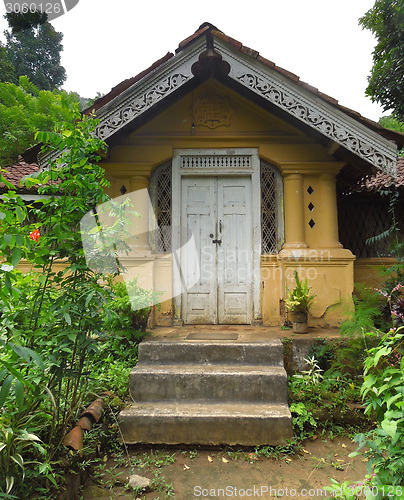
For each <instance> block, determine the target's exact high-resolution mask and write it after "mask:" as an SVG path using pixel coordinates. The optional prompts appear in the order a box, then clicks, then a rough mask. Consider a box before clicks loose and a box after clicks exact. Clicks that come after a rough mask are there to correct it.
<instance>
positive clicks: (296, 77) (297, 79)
mask: <svg viewBox="0 0 404 500" xmlns="http://www.w3.org/2000/svg"><path fill="white" fill-rule="evenodd" d="M274 69H275V71H277V72H278V73H280V74H281V75H284V76H287V77H288V78H290V79H291V80H293V81H294V82H298V81H299V80H300V77H298V76H297V75H295V74H294V73H291V72H290V71H288V70H287V69H283V68H280V67H279V66H276V65H275V67H274Z"/></svg>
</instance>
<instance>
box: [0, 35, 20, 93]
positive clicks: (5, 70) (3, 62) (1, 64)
mask: <svg viewBox="0 0 404 500" xmlns="http://www.w3.org/2000/svg"><path fill="white" fill-rule="evenodd" d="M15 81H16V76H15V71H14V66H13V64H12V62H11V61H10V58H9V57H8V54H7V50H6V48H5V47H4V45H3V44H2V43H1V42H0V82H13V83H16V82H15Z"/></svg>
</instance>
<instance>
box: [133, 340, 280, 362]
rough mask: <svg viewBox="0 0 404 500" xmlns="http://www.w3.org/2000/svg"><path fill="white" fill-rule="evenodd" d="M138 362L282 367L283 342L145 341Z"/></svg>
mask: <svg viewBox="0 0 404 500" xmlns="http://www.w3.org/2000/svg"><path fill="white" fill-rule="evenodd" d="M139 362H140V363H142V364H160V365H162V364H170V363H172V364H178V363H210V364H216V363H217V364H220V363H226V364H230V363H232V364H233V363H234V364H248V365H276V366H283V345H282V342H281V341H280V340H279V339H276V340H272V341H269V342H218V341H206V342H205V341H197V342H193V341H188V342H187V341H180V342H169V341H167V342H157V341H143V342H141V343H140V345H139Z"/></svg>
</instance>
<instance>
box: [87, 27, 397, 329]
mask: <svg viewBox="0 0 404 500" xmlns="http://www.w3.org/2000/svg"><path fill="white" fill-rule="evenodd" d="M86 112H87V113H91V112H95V114H96V116H97V118H98V119H99V120H100V124H99V125H98V128H97V134H98V136H99V137H101V138H102V139H104V140H105V141H106V143H107V144H108V147H109V149H108V154H107V156H106V157H105V158H104V159H103V160H102V165H103V167H104V168H105V173H106V177H107V179H108V180H109V181H110V183H111V184H110V187H109V188H108V194H109V195H110V196H111V198H117V197H120V196H125V193H133V192H138V191H140V190H143V193H145V192H146V193H148V194H149V196H150V200H151V205H149V202H148V196H143V197H140V196H139V198H138V199H137V205H136V208H137V210H138V212H139V213H140V214H141V216H142V217H141V218H140V219H136V221H135V224H136V225H137V233H138V239H137V241H136V244H135V245H133V246H132V252H131V254H130V255H129V256H122V263H123V264H124V265H125V267H127V268H128V269H129V270H131V275H133V274H138V273H139V274H140V280H141V283H142V284H143V285H144V286H145V287H147V288H152V287H153V288H154V289H155V290H160V291H162V292H163V295H162V306H161V308H160V311H156V315H155V323H156V324H157V325H180V324H252V325H254V324H263V325H266V326H277V325H282V324H283V323H284V321H285V309H284V299H285V295H286V293H287V288H288V287H289V288H290V287H292V286H293V283H294V281H293V271H294V270H295V269H297V270H298V272H299V275H300V276H301V277H303V278H305V277H307V278H308V280H309V283H310V286H312V289H313V290H312V291H313V293H315V294H316V295H317V297H316V302H315V305H314V307H313V309H312V311H311V312H312V318H311V326H320V327H321V326H326V325H330V326H337V325H339V324H340V323H341V321H342V320H343V319H344V313H345V312H346V310H347V308H348V309H349V308H350V307H351V306H352V292H353V285H354V281H355V279H356V278H359V279H362V278H363V279H370V278H369V276H370V275H369V273H368V270H369V267H368V263H369V262H368V260H366V259H371V260H372V257H375V256H376V255H371V256H370V255H369V254H367V253H366V252H364V253H363V255H355V251H354V252H353V251H352V250H357V248H358V244H359V246H360V245H362V247H363V240H364V236H363V234H364V233H363V231H362V232H361V236H360V237H359V236H358V238H356V239H355V237H352V233H355V231H356V226H355V225H354V227H352V223H354V222H355V220H357V218H355V217H356V212H357V211H358V213H359V211H360V210H361V203H360V202H359V203H357V204H356V205H355V204H352V203H351V200H353V199H354V198H355V197H348V196H347V193H351V191H353V190H354V189H356V187H357V186H358V183H360V182H362V181H363V179H364V177H366V176H368V177H370V176H372V175H374V174H375V173H376V172H381V173H383V175H385V176H388V177H389V178H393V179H394V178H395V177H396V168H397V165H396V164H397V147H399V148H401V147H403V146H404V136H403V135H402V134H399V133H396V132H393V131H390V130H387V129H384V128H383V127H381V126H380V125H378V124H377V123H375V122H373V121H371V120H368V119H366V118H364V117H362V116H361V115H359V114H358V113H356V112H354V111H352V110H350V109H347V108H344V107H343V106H341V105H339V104H338V102H337V101H336V100H335V99H333V98H331V97H329V96H327V95H325V94H323V93H321V92H320V91H318V90H317V89H316V88H314V87H312V86H310V85H308V84H306V83H304V82H302V81H300V80H299V77H298V76H296V75H294V74H293V73H290V72H289V71H286V70H284V69H282V68H280V67H278V66H276V65H275V64H274V63H273V62H271V61H269V60H268V59H265V58H264V57H262V56H261V55H260V54H259V53H258V52H257V51H255V50H253V49H250V48H248V47H245V46H244V45H242V43H240V42H238V41H236V40H235V39H233V38H230V37H229V36H227V35H225V34H224V33H222V32H221V31H220V30H218V29H217V28H216V27H215V26H213V25H211V24H209V23H204V24H202V25H201V26H200V28H199V29H198V30H197V31H196V32H195V33H194V34H193V35H191V36H190V37H189V38H187V39H185V40H183V41H182V42H181V43H180V44H179V46H178V48H177V50H176V52H175V54H171V53H168V54H167V55H166V56H164V57H163V58H162V59H160V60H159V61H157V62H156V63H154V64H153V65H152V66H151V67H150V68H148V69H147V70H145V71H144V72H142V73H140V74H139V75H137V76H136V77H134V78H131V79H129V80H125V81H124V82H122V83H120V84H119V85H117V86H116V87H115V88H113V89H112V90H111V92H110V93H108V94H107V95H105V96H103V97H101V98H99V99H98V100H97V101H96V102H95V103H94V105H93V106H92V107H91V108H89V109H88V110H87V111H86ZM350 203H351V205H350ZM151 207H153V209H152V208H151ZM353 211H355V213H354V212H353ZM360 213H361V217H362V219H361V220H363V218H365V219H366V217H367V213H365V212H363V210H362V211H361V212H360ZM339 214H340V215H342V214H343V215H342V216H340V217H339ZM356 224H358V223H356ZM171 228H172V229H171ZM181 228H182V229H181ZM341 228H342V231H341ZM347 228H348V229H347ZM341 234H342V235H343V237H342V238H341V237H340V235H341ZM156 235H157V237H156ZM370 236H371V235H370ZM190 238H192V243H193V247H192V249H191V250H192V251H191V250H190V249H189V245H187V242H188V241H189V240H190ZM358 240H360V242H359V243H358ZM355 245H356V246H355ZM362 247H361V248H362ZM371 263H373V261H372V262H371Z"/></svg>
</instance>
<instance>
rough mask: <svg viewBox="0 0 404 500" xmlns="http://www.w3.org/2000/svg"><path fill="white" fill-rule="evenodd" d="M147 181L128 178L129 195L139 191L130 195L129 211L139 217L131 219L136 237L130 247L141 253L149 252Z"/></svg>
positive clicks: (145, 179) (136, 177)
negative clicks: (130, 204) (136, 213)
mask: <svg viewBox="0 0 404 500" xmlns="http://www.w3.org/2000/svg"><path fill="white" fill-rule="evenodd" d="M148 187H149V179H148V178H147V177H143V176H135V177H131V178H130V191H131V193H133V192H136V191H140V192H139V193H138V194H132V196H131V200H132V205H133V207H131V210H134V211H135V212H138V213H139V214H140V217H132V218H131V221H132V224H133V228H134V229H133V231H134V234H135V235H136V236H137V239H136V240H135V242H134V244H132V245H131V247H132V248H134V249H136V251H139V250H141V251H142V253H144V252H150V251H151V247H150V245H149V235H148V231H149V202H150V199H149V192H148Z"/></svg>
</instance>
